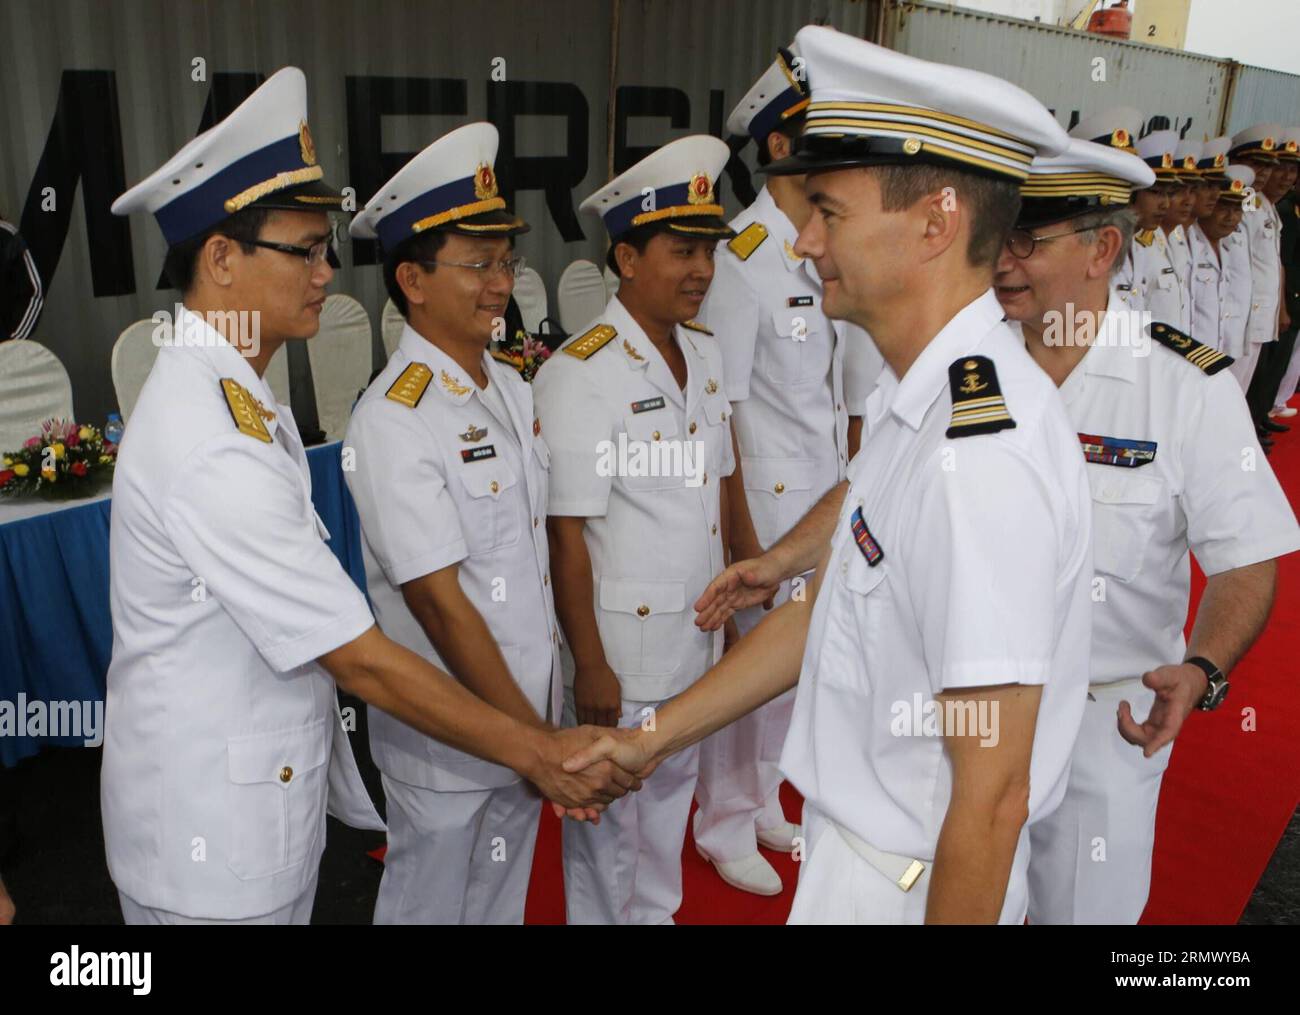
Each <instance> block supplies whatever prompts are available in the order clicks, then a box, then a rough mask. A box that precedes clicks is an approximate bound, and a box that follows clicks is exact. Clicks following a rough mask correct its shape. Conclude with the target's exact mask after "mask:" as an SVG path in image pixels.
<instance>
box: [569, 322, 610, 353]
mask: <svg viewBox="0 0 1300 1015" xmlns="http://www.w3.org/2000/svg"><path fill="white" fill-rule="evenodd" d="M617 334H618V329H617V328H615V327H614V326H613V325H612V324H597V325H596V326H595V327H594V328H592V329H591V330H589V331H587V332H584V333H583V335H582V337H581V338H579V339H577V340H576V341H573V342H570V343H569V344H568V345H566V346H565V347H564V351H565V352H567V353H568V354H569V355H570V356H573V357H575V358H577V359H582V360H585V359H588V358H589V357H590V356H592V355H593V354H594V353H597V352H599V351H600V350H601V349H603V348H605V346H607V345H609V343H610V341H611V340H612V339H613V338H614V336H615V335H617Z"/></svg>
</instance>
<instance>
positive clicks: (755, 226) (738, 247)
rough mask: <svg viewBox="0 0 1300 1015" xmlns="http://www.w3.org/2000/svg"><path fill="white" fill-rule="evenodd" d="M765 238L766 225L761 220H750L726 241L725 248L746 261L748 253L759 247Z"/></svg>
mask: <svg viewBox="0 0 1300 1015" xmlns="http://www.w3.org/2000/svg"><path fill="white" fill-rule="evenodd" d="M765 239H767V227H766V226H765V225H763V223H762V222H751V223H750V224H749V225H747V226H746V227H745V228H744V229H742V230H741V231H740V232H739V233H738V234H737V235H736V236H734V237H732V238H731V239H730V240H728V241H727V249H728V250H730V251H731V252H732V253H733V254H735V255H736V256H737V257H739V258H740V259H741V260H742V261H748V260H749V255H750V254H752V253H753V252H754V251H755V250H757V249H758V248H759V247H761V246H762V245H763V241H764V240H765Z"/></svg>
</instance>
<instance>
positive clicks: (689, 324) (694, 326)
mask: <svg viewBox="0 0 1300 1015" xmlns="http://www.w3.org/2000/svg"><path fill="white" fill-rule="evenodd" d="M682 327H683V328H690V329H691V331H698V332H699V333H700V334H702V335H712V334H713V332H711V331H710V330H709V329H708V328H706V327H705V326H704V325H702V324H700V323H699V321H682Z"/></svg>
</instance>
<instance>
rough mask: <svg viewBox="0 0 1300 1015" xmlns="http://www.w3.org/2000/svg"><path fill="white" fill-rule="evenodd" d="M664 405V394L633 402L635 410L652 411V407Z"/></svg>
mask: <svg viewBox="0 0 1300 1015" xmlns="http://www.w3.org/2000/svg"><path fill="white" fill-rule="evenodd" d="M663 407H664V396H663V395H660V396H659V397H657V398H643V399H642V400H641V401H639V402H633V403H632V411H633V412H650V411H651V410H652V409H662V408H663Z"/></svg>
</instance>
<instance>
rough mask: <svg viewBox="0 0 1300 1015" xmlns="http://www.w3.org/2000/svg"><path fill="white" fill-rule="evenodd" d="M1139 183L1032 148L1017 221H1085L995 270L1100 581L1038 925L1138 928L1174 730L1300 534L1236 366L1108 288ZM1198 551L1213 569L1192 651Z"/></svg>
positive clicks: (1265, 604)
mask: <svg viewBox="0 0 1300 1015" xmlns="http://www.w3.org/2000/svg"><path fill="white" fill-rule="evenodd" d="M1150 179H1151V173H1150V171H1149V170H1147V169H1146V168H1145V167H1143V166H1141V165H1140V164H1138V163H1136V161H1134V160H1132V159H1131V158H1129V157H1128V156H1126V155H1122V154H1120V153H1117V152H1115V151H1114V150H1113V149H1108V148H1103V147H1101V146H1100V145H1094V144H1089V143H1088V142H1085V141H1074V142H1072V143H1071V145H1070V148H1069V150H1068V151H1067V152H1066V153H1065V154H1064V155H1061V156H1059V157H1056V158H1045V159H1035V160H1034V164H1033V167H1032V168H1031V174H1030V177H1029V180H1028V181H1026V183H1025V186H1024V188H1023V197H1024V204H1023V208H1022V211H1021V217H1020V222H1019V223H1018V232H1019V233H1020V234H1021V236H1022V237H1025V236H1027V237H1031V238H1036V237H1040V236H1046V235H1051V234H1058V235H1059V234H1062V233H1063V232H1064V231H1065V229H1066V228H1073V229H1074V230H1076V232H1075V235H1074V236H1070V237H1064V236H1063V237H1062V238H1060V239H1057V240H1053V241H1050V242H1033V243H1030V244H1028V245H1027V246H1025V245H1016V244H1013V245H1011V246H1010V248H1009V249H1008V251H1007V252H1006V253H1005V254H1004V255H1003V256H1002V258H1001V261H1000V263H999V265H998V274H997V277H996V282H997V292H998V297H999V299H1000V300H1001V302H1002V306H1003V307H1004V309H1005V310H1006V312H1007V315H1008V317H1010V318H1011V319H1012V320H1013V321H1018V322H1020V328H1021V330H1022V332H1023V335H1024V338H1025V341H1026V343H1027V345H1028V349H1029V352H1030V354H1031V355H1032V356H1033V357H1034V359H1035V360H1036V361H1037V362H1038V363H1039V365H1040V366H1041V367H1042V368H1043V370H1044V371H1046V372H1047V374H1048V376H1049V377H1051V379H1052V380H1053V381H1054V382H1055V383H1056V384H1057V385H1058V386H1059V387H1060V391H1061V394H1062V396H1063V398H1064V400H1065V404H1066V408H1067V411H1068V412H1069V415H1070V419H1071V421H1072V422H1073V424H1074V427H1075V428H1076V429H1077V430H1078V434H1079V436H1078V440H1079V446H1080V448H1081V449H1082V452H1083V455H1084V457H1085V458H1086V460H1087V463H1088V464H1087V470H1088V479H1089V482H1090V486H1091V490H1092V500H1093V563H1094V567H1095V568H1096V574H1097V583H1098V585H1099V587H1100V589H1101V590H1102V592H1103V593H1104V595H1099V596H1097V597H1095V602H1094V604H1093V610H1092V617H1093V623H1092V675H1091V681H1092V682H1091V686H1090V688H1089V694H1088V701H1087V705H1086V706H1085V711H1084V719H1083V725H1082V728H1081V731H1080V735H1079V741H1078V744H1077V745H1076V747H1075V750H1074V757H1073V761H1072V764H1071V767H1070V776H1069V786H1068V789H1067V790H1066V794H1065V799H1064V801H1063V802H1062V804H1061V806H1060V807H1059V808H1057V810H1056V811H1055V812H1054V813H1053V814H1051V815H1049V816H1047V817H1046V818H1045V819H1044V820H1043V821H1040V822H1039V823H1038V824H1036V825H1035V826H1034V827H1033V829H1032V831H1031V835H1030V838H1031V845H1032V850H1031V859H1030V864H1029V884H1030V902H1029V919H1030V922H1031V923H1108V924H1109V923H1128V924H1132V923H1136V922H1137V920H1138V918H1139V917H1140V916H1141V915H1142V910H1143V907H1144V906H1145V905H1146V900H1147V894H1148V889H1149V887H1150V883H1151V854H1152V849H1153V847H1154V843H1155V833H1156V805H1157V801H1158V799H1159V794H1160V783H1161V778H1162V776H1163V774H1164V771H1165V768H1166V767H1167V766H1168V764H1169V757H1170V752H1171V750H1172V741H1173V739H1174V737H1175V736H1176V735H1177V733H1178V732H1179V730H1180V729H1181V727H1182V723H1183V722H1184V720H1186V719H1187V717H1188V716H1189V715H1191V713H1192V712H1193V711H1194V710H1196V709H1198V708H1199V709H1203V710H1209V709H1213V708H1217V707H1218V706H1219V705H1220V704H1221V703H1222V701H1223V698H1224V695H1225V694H1226V693H1227V689H1228V684H1227V679H1226V675H1227V674H1228V673H1229V672H1230V671H1231V669H1232V667H1233V666H1234V665H1235V664H1236V662H1237V661H1238V660H1239V659H1240V658H1241V656H1242V655H1243V654H1244V653H1245V652H1246V651H1247V649H1249V647H1250V645H1251V644H1252V643H1253V642H1254V640H1255V638H1256V637H1257V636H1258V635H1259V633H1260V631H1261V630H1262V629H1263V626H1264V623H1265V621H1266V620H1267V618H1268V613H1269V609H1270V607H1271V605H1272V602H1273V593H1274V584H1275V580H1276V575H1277V563H1276V560H1275V558H1276V557H1278V556H1281V555H1282V554H1285V553H1290V552H1291V551H1293V550H1295V549H1297V548H1300V528H1298V527H1297V525H1296V521H1295V516H1294V514H1293V513H1292V511H1291V507H1290V505H1289V504H1288V502H1287V499H1286V495H1285V494H1284V493H1283V491H1282V488H1281V487H1280V486H1279V485H1278V482H1277V479H1276V478H1275V477H1274V475H1273V471H1272V470H1271V469H1270V468H1269V466H1268V463H1267V461H1266V460H1265V458H1264V456H1263V454H1262V453H1261V452H1260V449H1259V446H1258V444H1257V443H1256V442H1255V437H1254V433H1253V432H1252V426H1251V421H1250V417H1249V414H1248V413H1247V411H1246V407H1245V405H1244V403H1243V401H1242V398H1241V393H1240V391H1239V390H1238V388H1237V386H1236V384H1235V383H1234V382H1233V380H1232V377H1231V375H1230V374H1229V373H1228V371H1227V367H1228V366H1229V364H1230V362H1231V361H1230V360H1229V359H1228V358H1227V357H1225V356H1224V355H1223V354H1221V353H1218V352H1216V351H1214V350H1213V349H1211V348H1209V347H1207V346H1204V345H1202V344H1201V343H1199V342H1196V341H1194V340H1193V339H1192V338H1191V337H1190V336H1188V335H1186V334H1184V333H1183V332H1181V331H1179V330H1178V329H1176V328H1174V327H1172V326H1170V325H1168V324H1164V323H1159V322H1157V323H1154V324H1151V325H1149V326H1148V325H1145V324H1143V322H1142V321H1141V320H1140V319H1138V318H1136V317H1135V316H1134V315H1133V314H1131V313H1128V312H1126V311H1125V309H1124V304H1123V301H1121V300H1120V299H1118V298H1117V297H1116V295H1115V293H1114V291H1113V290H1110V289H1109V286H1108V283H1109V280H1110V276H1111V272H1112V270H1113V265H1114V263H1115V262H1116V261H1117V260H1118V257H1119V254H1120V252H1121V251H1123V250H1124V249H1126V248H1127V246H1128V237H1127V234H1128V233H1129V232H1130V231H1131V230H1132V228H1133V222H1132V219H1131V217H1130V216H1129V213H1128V212H1127V211H1126V210H1125V209H1124V202H1123V197H1122V195H1123V192H1124V191H1126V190H1127V189H1128V188H1129V187H1134V188H1137V187H1142V186H1146V185H1148V184H1149V183H1150ZM1078 230H1082V231H1081V232H1080V231H1078ZM1079 314H1085V315H1088V317H1089V318H1090V319H1091V320H1095V321H1097V322H1098V324H1097V327H1096V331H1095V337H1094V336H1093V335H1092V334H1087V335H1082V336H1081V338H1082V339H1083V340H1082V341H1076V342H1060V341H1057V340H1056V338H1055V336H1053V335H1052V334H1051V332H1050V329H1051V328H1052V327H1053V322H1054V321H1055V320H1059V318H1060V317H1061V316H1064V315H1072V316H1074V317H1077V316H1078V315H1079ZM1243 453H1245V454H1249V455H1250V457H1251V462H1250V465H1249V467H1245V466H1244V465H1243V461H1242V455H1243ZM1189 550H1190V551H1191V552H1192V553H1194V554H1195V555H1196V559H1197V562H1198V563H1199V564H1200V566H1201V568H1202V570H1203V571H1204V572H1205V574H1206V575H1207V576H1208V582H1207V585H1206V589H1205V593H1204V595H1203V597H1202V598H1201V602H1200V606H1199V608H1198V610H1197V614H1196V619H1195V623H1194V626H1193V629H1192V638H1191V644H1190V645H1188V644H1187V643H1186V642H1184V640H1183V627H1184V624H1185V623H1186V620H1187V609H1188V599H1189V593H1190V567H1189V558H1188V554H1189ZM1192 721H1195V720H1192Z"/></svg>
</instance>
